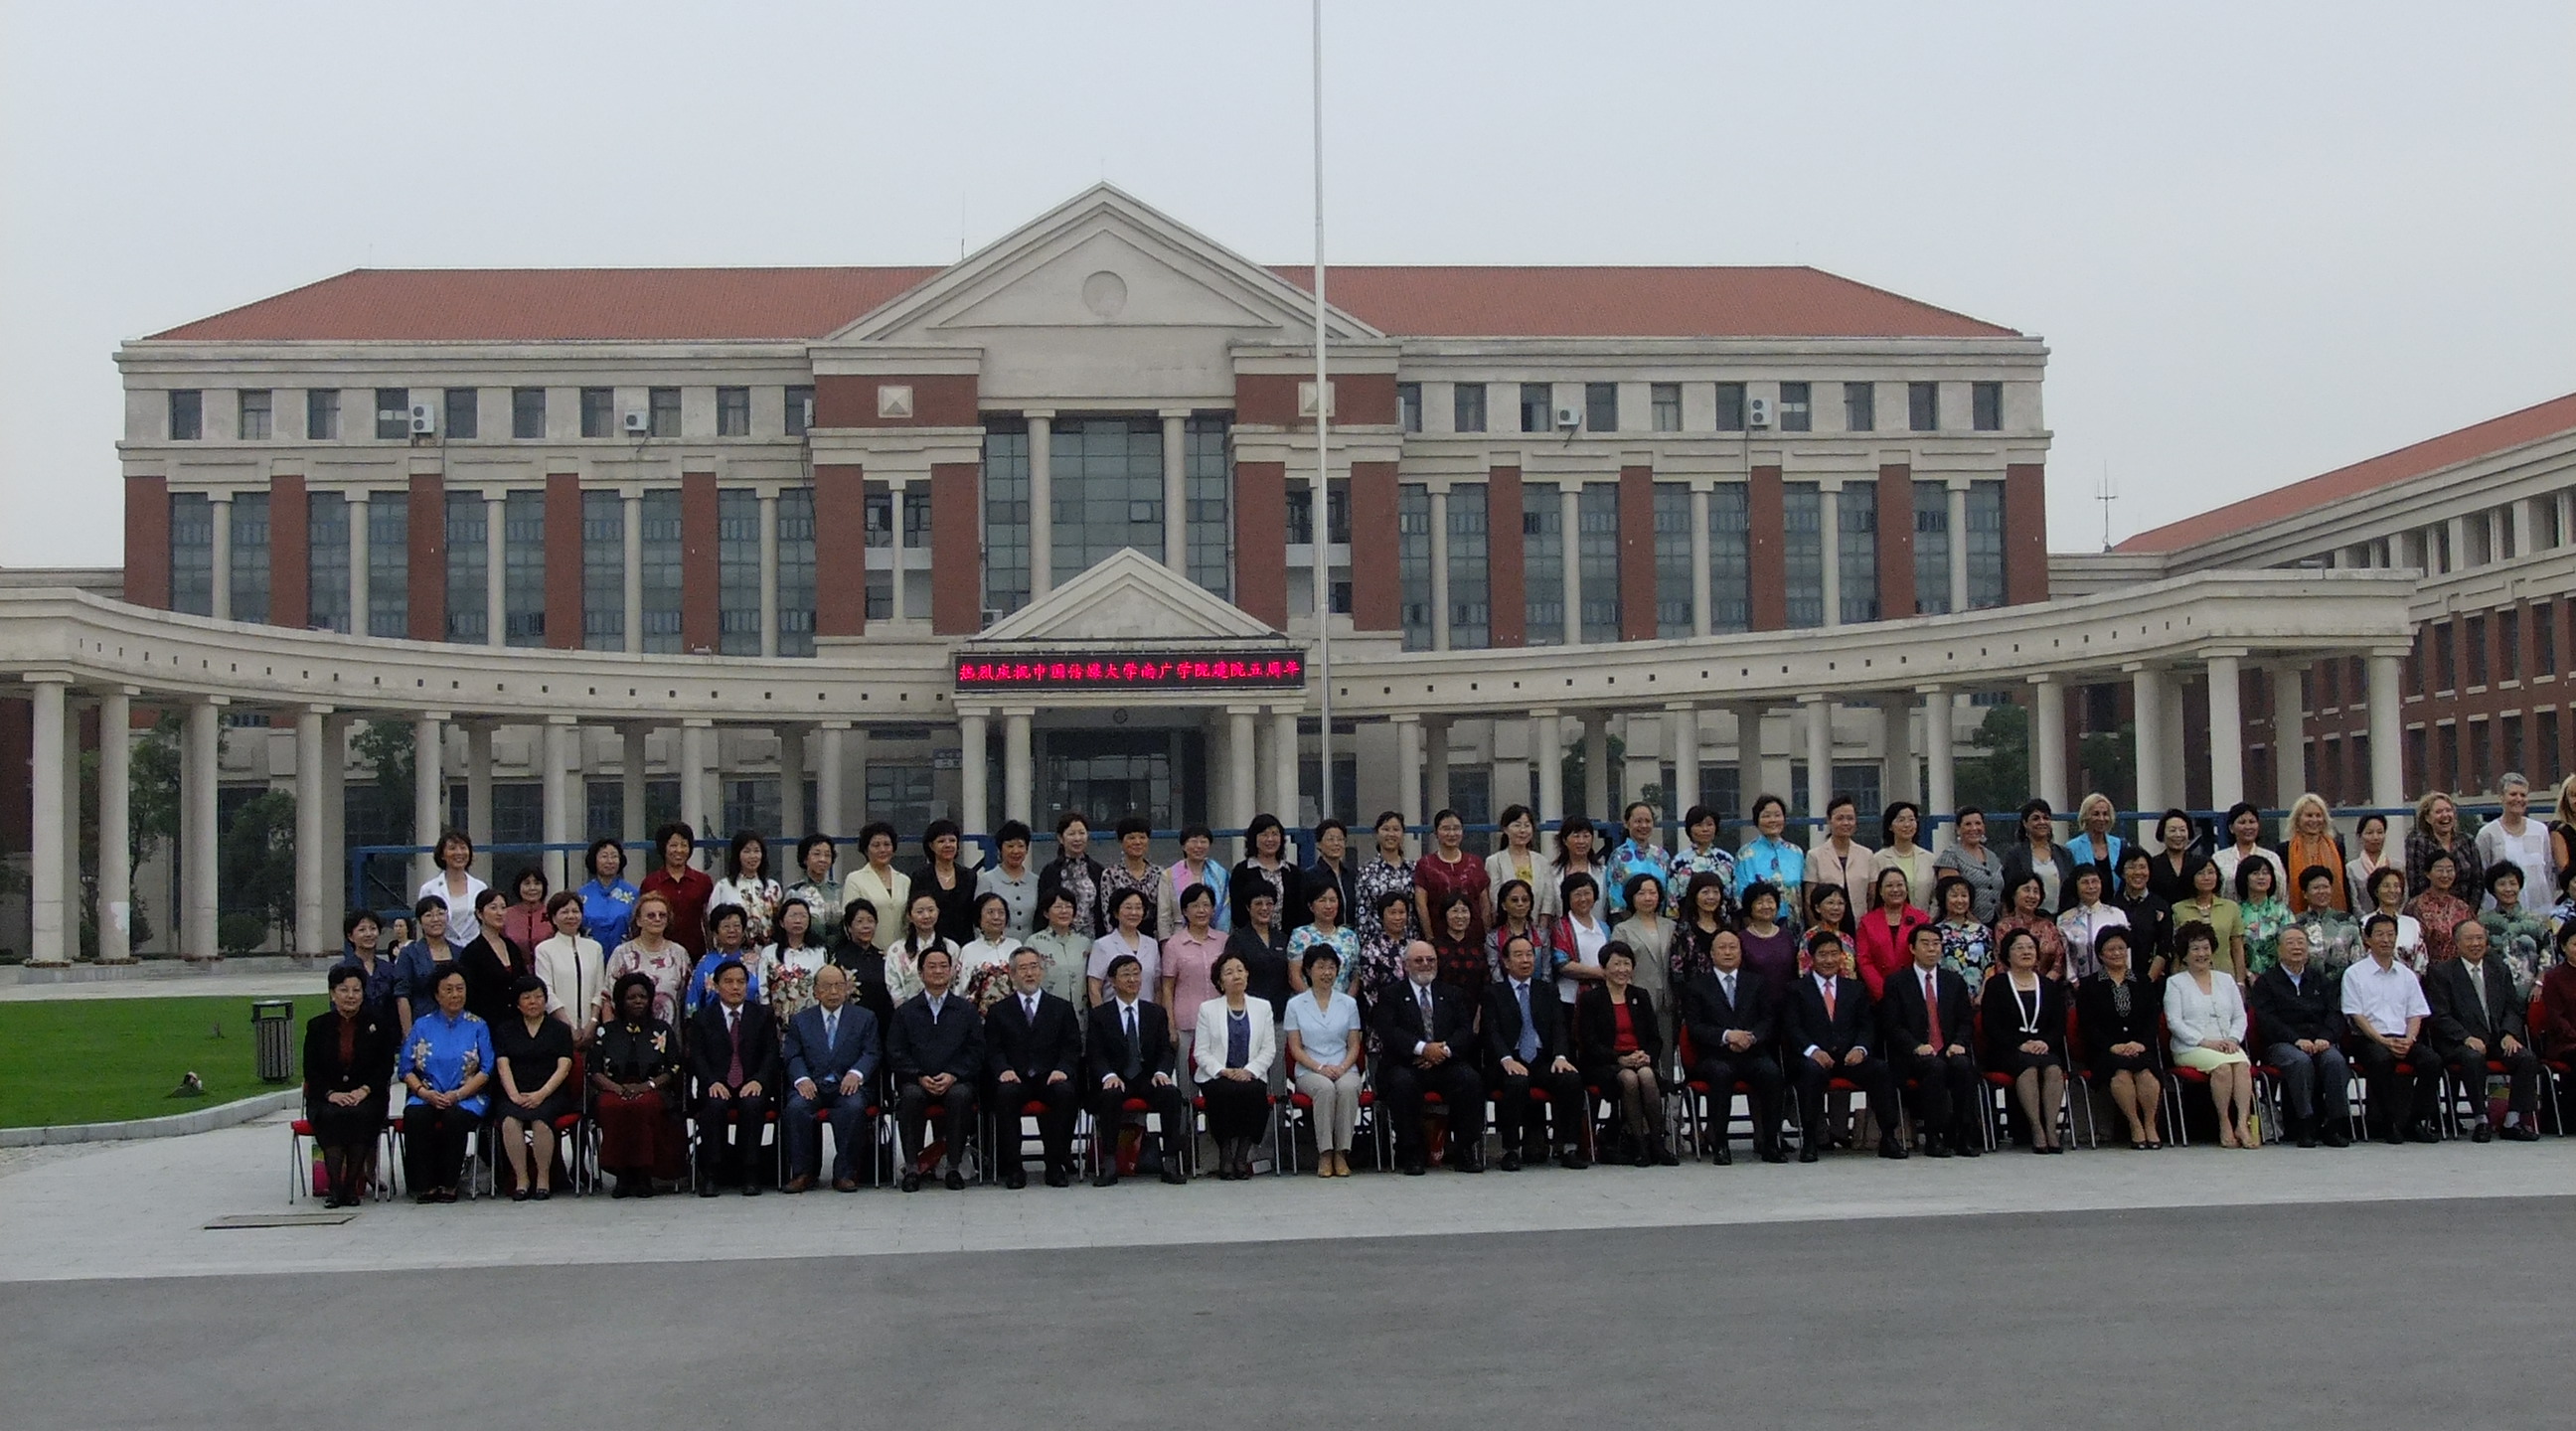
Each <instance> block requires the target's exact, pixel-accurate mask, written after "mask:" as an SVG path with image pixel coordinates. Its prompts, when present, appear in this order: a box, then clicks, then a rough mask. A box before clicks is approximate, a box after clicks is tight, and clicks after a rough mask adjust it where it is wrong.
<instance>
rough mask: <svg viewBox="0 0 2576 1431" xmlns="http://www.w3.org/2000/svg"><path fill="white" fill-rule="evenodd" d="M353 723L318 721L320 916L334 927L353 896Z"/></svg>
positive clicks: (335, 717)
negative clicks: (331, 921)
mask: <svg viewBox="0 0 2576 1431" xmlns="http://www.w3.org/2000/svg"><path fill="white" fill-rule="evenodd" d="M356 719H357V717H355V716H351V715H344V714H340V713H337V712H334V713H333V714H331V715H327V716H324V717H323V718H322V857H323V860H324V862H325V868H324V869H323V871H322V912H323V913H324V914H326V915H329V916H331V917H332V919H333V920H334V922H335V924H336V921H337V920H338V917H339V916H340V915H341V914H343V913H346V912H347V911H348V909H349V907H350V904H351V896H352V895H354V894H355V893H356V891H354V890H352V889H350V888H349V727H350V725H351V724H353V723H354V722H355V721H356ZM330 932H331V933H334V934H336V933H337V932H338V930H337V929H336V927H335V928H334V929H333V930H332V931H330Z"/></svg>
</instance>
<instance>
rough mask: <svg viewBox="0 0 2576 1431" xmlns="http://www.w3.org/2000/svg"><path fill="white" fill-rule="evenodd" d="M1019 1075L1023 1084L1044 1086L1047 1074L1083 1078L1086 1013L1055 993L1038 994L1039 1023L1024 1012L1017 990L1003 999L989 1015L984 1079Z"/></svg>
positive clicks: (985, 1026)
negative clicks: (1032, 1022) (1083, 1013)
mask: <svg viewBox="0 0 2576 1431" xmlns="http://www.w3.org/2000/svg"><path fill="white" fill-rule="evenodd" d="M1004 1073H1016V1074H1018V1075H1019V1076H1020V1080H1021V1081H1022V1082H1024V1083H1044V1082H1046V1081H1047V1075H1049V1074H1051V1073H1061V1074H1063V1075H1064V1076H1065V1077H1067V1078H1080V1077H1081V1076H1082V1014H1081V1012H1080V1011H1079V1010H1077V1009H1075V1008H1074V1006H1073V1005H1071V1004H1069V1003H1067V1002H1065V1001H1064V1000H1062V999H1060V998H1057V997H1056V996H1055V995H1053V994H1049V993H1043V992H1042V993H1040V994H1039V995H1038V1017H1037V1022H1036V1023H1035V1024H1031V1023H1030V1022H1029V1016H1028V1015H1027V1013H1026V1012H1024V1011H1023V1010H1022V1009H1021V1008H1020V994H1019V991H1018V990H1017V989H1014V990H1012V991H1011V992H1009V993H1007V994H1004V995H1002V997H1001V999H1000V1000H999V1001H998V1002H996V1003H995V1004H994V1005H993V1007H992V1009H991V1010H990V1011H988V1012H987V1013H986V1014H985V1015H984V1076H985V1077H987V1078H998V1077H1000V1076H1001V1075H1003V1074H1004Z"/></svg>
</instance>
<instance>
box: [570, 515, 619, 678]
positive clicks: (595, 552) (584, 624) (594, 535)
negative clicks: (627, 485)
mask: <svg viewBox="0 0 2576 1431" xmlns="http://www.w3.org/2000/svg"><path fill="white" fill-rule="evenodd" d="M581 646H582V649H583V650H585V651H623V650H625V649H626V499H625V497H623V496H621V495H620V494H618V493H616V492H613V491H604V490H596V489H594V490H591V491H586V492H584V493H582V494H581Z"/></svg>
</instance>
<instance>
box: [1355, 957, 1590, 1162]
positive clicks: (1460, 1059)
mask: <svg viewBox="0 0 2576 1431" xmlns="http://www.w3.org/2000/svg"><path fill="white" fill-rule="evenodd" d="M1439 974H1440V956H1439V954H1437V953H1436V952H1434V951H1433V950H1432V948H1431V946H1430V945H1429V944H1428V943H1426V942H1424V941H1422V940H1419V939H1417V940H1415V941H1413V942H1412V943H1411V944H1408V945H1406V946H1405V948H1404V982H1403V983H1401V984H1398V985H1396V986H1395V987H1394V988H1392V989H1389V990H1387V991H1386V992H1385V993H1383V994H1381V995H1379V996H1378V1001H1377V1007H1376V1008H1375V1009H1374V1010H1372V1011H1371V1012H1370V1017H1369V1022H1370V1023H1371V1025H1373V1026H1374V1029H1375V1031H1376V1033H1377V1040H1378V1050H1379V1052H1378V1058H1379V1062H1378V1073H1377V1091H1378V1097H1380V1098H1381V1099H1384V1100H1385V1102H1386V1105H1387V1116H1388V1117H1390V1118H1392V1119H1394V1120H1395V1164H1396V1166H1397V1167H1399V1168H1402V1169H1403V1170H1404V1173H1405V1176H1407V1177H1420V1176H1422V1173H1423V1161H1424V1157H1425V1154H1424V1152H1423V1147H1422V1096H1423V1095H1424V1094H1425V1093H1437V1094H1439V1095H1440V1101H1441V1102H1442V1103H1443V1104H1444V1105H1446V1106H1447V1107H1448V1109H1449V1148H1450V1157H1449V1166H1451V1167H1453V1168H1456V1169H1457V1170H1458V1171H1459V1172H1462V1173H1481V1172H1483V1171H1484V1170H1485V1158H1484V1145H1485V1080H1483V1079H1482V1078H1479V1077H1477V1076H1476V1068H1475V1064H1474V1063H1473V1062H1472V1055H1473V1054H1474V1052H1475V1048H1476V1043H1475V1038H1476V1012H1475V1010H1474V1009H1472V1008H1470V1007H1468V1005H1467V996H1466V995H1464V994H1461V993H1459V992H1458V991H1457V990H1456V989H1455V988H1453V987H1451V986H1449V985H1447V984H1443V983H1439V982H1437V980H1438V978H1439ZM1587 1111H1588V1110H1587Z"/></svg>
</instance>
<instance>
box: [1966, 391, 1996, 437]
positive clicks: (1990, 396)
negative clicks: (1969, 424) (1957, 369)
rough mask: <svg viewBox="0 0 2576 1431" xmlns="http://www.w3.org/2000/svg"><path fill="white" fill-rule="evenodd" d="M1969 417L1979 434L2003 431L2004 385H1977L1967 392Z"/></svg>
mask: <svg viewBox="0 0 2576 1431" xmlns="http://www.w3.org/2000/svg"><path fill="white" fill-rule="evenodd" d="M1968 393H1969V407H1970V414H1969V415H1970V417H1971V419H1972V420H1973V425H1974V426H1975V427H1976V429H1977V431H1979V432H2001V431H2003V430H2004V385H2003V384H2001V383H1978V384H1977V385H1975V386H1974V387H1972V388H1970V389H1969V390H1968Z"/></svg>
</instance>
